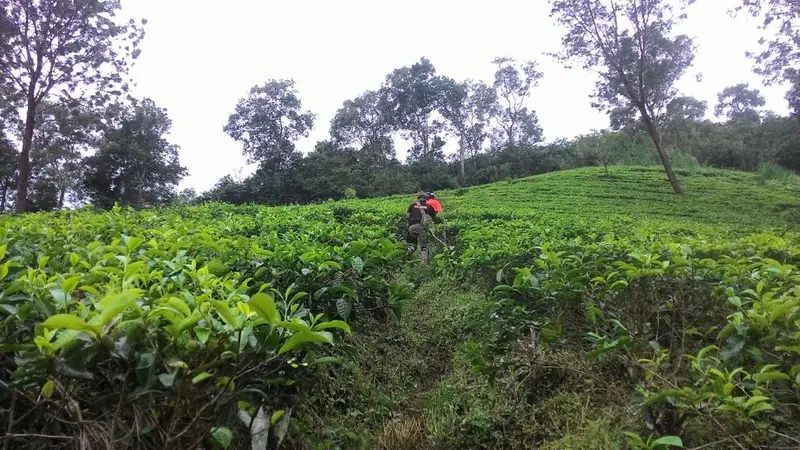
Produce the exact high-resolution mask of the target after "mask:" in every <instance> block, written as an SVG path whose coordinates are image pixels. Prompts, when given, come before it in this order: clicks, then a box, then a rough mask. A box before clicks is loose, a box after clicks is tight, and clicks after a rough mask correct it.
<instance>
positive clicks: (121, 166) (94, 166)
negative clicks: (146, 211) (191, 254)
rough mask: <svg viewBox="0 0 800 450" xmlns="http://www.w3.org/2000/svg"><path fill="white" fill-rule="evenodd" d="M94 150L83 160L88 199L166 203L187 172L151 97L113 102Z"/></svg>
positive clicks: (107, 205) (131, 203) (143, 204)
mask: <svg viewBox="0 0 800 450" xmlns="http://www.w3.org/2000/svg"><path fill="white" fill-rule="evenodd" d="M107 114H108V116H107V120H108V123H107V124H106V125H105V129H104V131H103V136H102V138H101V139H100V143H99V146H98V150H97V152H96V153H95V154H94V155H92V156H90V157H88V158H86V160H85V165H86V177H85V180H84V187H85V188H86V191H87V194H88V195H89V198H90V199H91V200H92V203H93V204H95V205H97V206H99V207H101V208H110V207H112V206H113V205H114V203H115V202H116V203H119V204H121V205H127V206H133V207H137V208H142V207H149V206H155V205H159V204H163V203H166V202H169V201H170V200H171V199H172V198H173V197H174V195H175V188H176V187H177V185H178V183H179V182H180V181H181V179H183V177H184V176H185V175H186V169H185V168H184V167H182V166H181V165H180V161H179V158H178V146H177V145H173V144H170V143H169V141H167V139H166V137H165V136H166V135H167V134H168V133H169V129H170V128H171V126H172V121H171V120H170V118H169V116H168V115H167V111H166V110H165V109H163V108H159V107H158V106H157V105H156V104H155V103H154V102H153V101H152V100H150V99H144V100H142V101H134V102H133V104H132V105H130V106H127V105H114V106H113V107H111V108H109V110H108V112H107Z"/></svg>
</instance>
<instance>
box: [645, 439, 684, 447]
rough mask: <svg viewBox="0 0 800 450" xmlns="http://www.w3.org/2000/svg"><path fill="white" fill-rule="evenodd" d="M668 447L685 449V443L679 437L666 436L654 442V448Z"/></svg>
mask: <svg viewBox="0 0 800 450" xmlns="http://www.w3.org/2000/svg"><path fill="white" fill-rule="evenodd" d="M656 445H667V446H671V447H680V448H683V441H682V440H681V438H679V437H678V436H664V437H660V438H658V439H656V440H655V441H653V443H652V446H656Z"/></svg>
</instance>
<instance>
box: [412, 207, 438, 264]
mask: <svg viewBox="0 0 800 450" xmlns="http://www.w3.org/2000/svg"><path fill="white" fill-rule="evenodd" d="M406 220H408V234H407V236H406V242H407V243H408V252H409V253H413V252H415V251H416V250H417V246H419V247H420V253H421V255H422V262H427V261H428V239H427V233H428V230H427V227H428V224H429V223H430V222H431V221H433V220H436V210H435V209H433V207H432V206H430V205H429V204H428V202H427V200H426V199H425V195H419V196H417V201H416V202H414V203H412V204H410V205H409V206H408V210H406Z"/></svg>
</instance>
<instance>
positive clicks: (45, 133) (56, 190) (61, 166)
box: [28, 104, 98, 209]
mask: <svg viewBox="0 0 800 450" xmlns="http://www.w3.org/2000/svg"><path fill="white" fill-rule="evenodd" d="M36 121H37V124H38V125H37V130H36V134H35V135H34V140H33V145H32V147H31V169H32V170H31V189H29V195H28V201H29V202H30V203H31V205H33V209H52V208H62V207H63V206H64V203H65V200H66V199H67V195H71V196H72V197H73V198H72V200H77V199H78V197H79V195H78V194H79V193H80V191H81V190H82V184H83V169H84V165H83V161H82V158H83V154H84V153H87V151H88V150H89V149H90V148H92V147H93V145H94V144H95V140H96V139H95V135H94V131H95V130H96V128H97V126H98V117H97V116H96V115H95V114H94V113H93V112H92V111H90V110H88V109H86V108H81V107H79V106H78V107H70V105H65V104H58V105H45V108H43V111H42V114H39V115H38V116H37V118H36ZM49 195H52V196H53V197H52V198H47V196H49ZM29 206H30V205H29Z"/></svg>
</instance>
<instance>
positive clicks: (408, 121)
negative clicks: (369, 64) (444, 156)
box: [381, 58, 444, 158]
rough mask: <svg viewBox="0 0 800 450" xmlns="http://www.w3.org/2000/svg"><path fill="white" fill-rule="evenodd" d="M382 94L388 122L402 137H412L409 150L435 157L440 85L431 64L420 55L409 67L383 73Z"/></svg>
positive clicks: (422, 155) (439, 129) (439, 126)
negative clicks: (384, 77) (411, 145)
mask: <svg viewBox="0 0 800 450" xmlns="http://www.w3.org/2000/svg"><path fill="white" fill-rule="evenodd" d="M381 95H382V96H383V98H384V99H385V100H384V101H385V102H386V103H385V104H386V106H387V111H388V114H389V116H388V117H389V119H390V121H391V123H392V124H393V125H394V126H395V127H396V129H397V130H399V131H400V132H401V134H402V135H403V137H404V138H406V139H410V140H411V142H412V144H413V147H412V151H411V152H410V153H411V154H414V155H418V156H419V157H420V158H428V157H435V156H436V155H437V154H438V152H437V150H438V149H437V148H436V147H435V146H434V142H437V141H436V138H437V137H439V136H438V133H440V132H441V131H443V128H444V123H443V122H442V121H441V120H439V118H438V117H437V115H436V114H435V113H436V109H437V107H438V106H439V89H438V81H437V77H436V68H434V67H433V64H431V62H430V61H429V60H428V59H427V58H421V59H420V60H419V62H417V63H415V64H413V65H412V66H411V67H401V68H399V69H395V70H394V71H393V72H392V73H390V74H389V75H387V76H386V80H385V81H384V83H383V87H382V88H381ZM440 140H441V138H440Z"/></svg>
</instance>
